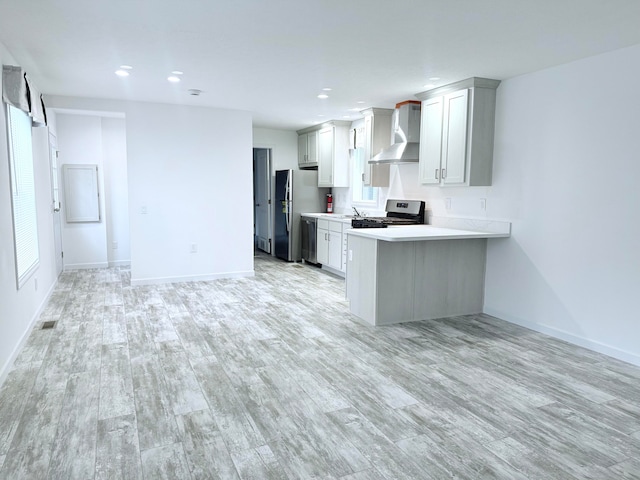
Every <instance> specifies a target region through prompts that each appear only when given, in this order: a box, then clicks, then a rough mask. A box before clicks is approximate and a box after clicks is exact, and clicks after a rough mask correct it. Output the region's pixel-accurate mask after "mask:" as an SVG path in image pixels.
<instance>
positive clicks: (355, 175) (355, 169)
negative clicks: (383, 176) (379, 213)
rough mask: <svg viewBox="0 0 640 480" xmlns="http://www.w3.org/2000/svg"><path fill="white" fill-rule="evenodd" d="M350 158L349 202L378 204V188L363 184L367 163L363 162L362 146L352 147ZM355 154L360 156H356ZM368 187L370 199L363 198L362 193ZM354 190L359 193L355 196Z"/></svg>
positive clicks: (359, 204)
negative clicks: (351, 163) (351, 162)
mask: <svg viewBox="0 0 640 480" xmlns="http://www.w3.org/2000/svg"><path fill="white" fill-rule="evenodd" d="M351 156H352V157H351V158H352V161H353V165H352V176H351V178H352V182H351V202H352V204H353V205H355V206H361V207H373V206H376V205H378V188H376V187H369V186H366V185H364V180H363V176H364V169H365V168H367V166H368V165H367V163H365V160H364V156H365V150H364V148H362V147H358V148H354V149H352V150H351ZM357 156H360V158H358V157H357ZM365 188H366V189H370V190H371V194H372V198H371V200H363V198H362V196H363V195H362V194H363V191H364V189H365ZM356 192H358V193H359V195H358V197H357V198H356Z"/></svg>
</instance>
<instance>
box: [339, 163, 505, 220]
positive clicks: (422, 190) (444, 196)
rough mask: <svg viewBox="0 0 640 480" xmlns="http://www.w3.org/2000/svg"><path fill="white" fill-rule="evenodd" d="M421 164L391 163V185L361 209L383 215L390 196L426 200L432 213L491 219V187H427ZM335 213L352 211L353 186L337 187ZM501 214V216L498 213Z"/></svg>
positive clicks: (360, 204) (444, 215)
mask: <svg viewBox="0 0 640 480" xmlns="http://www.w3.org/2000/svg"><path fill="white" fill-rule="evenodd" d="M418 178H419V176H418V165H417V164H404V165H391V176H390V182H389V183H390V185H389V187H388V188H378V189H377V190H378V198H377V201H376V202H375V203H356V204H355V206H356V208H357V209H358V211H361V212H364V213H366V214H367V215H369V216H377V215H384V213H385V205H386V202H387V199H389V198H399V199H410V200H424V201H425V202H426V208H427V211H428V213H429V215H430V216H434V217H471V218H474V219H483V218H489V216H490V215H491V216H492V217H493V216H495V215H496V213H497V212H492V204H491V198H490V193H491V187H427V186H424V185H422V184H420V182H419V180H418ZM333 196H334V208H335V211H336V213H345V214H346V213H352V208H351V207H352V206H353V205H354V203H353V201H352V193H351V188H334V189H333ZM498 216H499V215H498Z"/></svg>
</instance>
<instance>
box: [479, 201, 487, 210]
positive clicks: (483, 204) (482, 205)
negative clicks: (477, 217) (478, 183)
mask: <svg viewBox="0 0 640 480" xmlns="http://www.w3.org/2000/svg"><path fill="white" fill-rule="evenodd" d="M486 209H487V199H486V198H481V199H480V210H486Z"/></svg>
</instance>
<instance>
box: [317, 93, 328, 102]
mask: <svg viewBox="0 0 640 480" xmlns="http://www.w3.org/2000/svg"><path fill="white" fill-rule="evenodd" d="M318 98H321V99H323V100H324V99H325V98H329V95H326V94H324V93H321V94H320V95H318Z"/></svg>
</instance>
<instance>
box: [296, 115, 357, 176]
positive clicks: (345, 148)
mask: <svg viewBox="0 0 640 480" xmlns="http://www.w3.org/2000/svg"><path fill="white" fill-rule="evenodd" d="M350 125H351V122H344V121H339V120H332V121H330V122H326V123H323V124H322V125H318V126H315V127H309V128H305V129H304V130H298V165H299V166H300V168H312V167H315V166H317V167H318V186H319V187H348V186H349V127H350ZM314 135H315V145H317V160H316V162H315V165H313V164H311V163H310V162H306V163H304V165H305V166H304V167H303V166H302V165H303V164H301V163H300V159H301V156H302V147H303V146H304V145H305V141H304V140H302V139H301V137H302V136H307V140H306V145H307V150H308V149H309V145H311V143H310V141H309V139H310V138H312V137H313V136H314Z"/></svg>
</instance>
